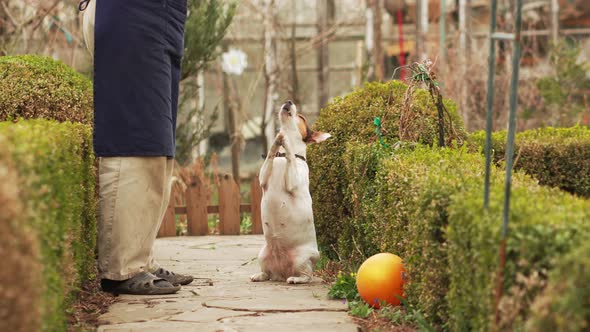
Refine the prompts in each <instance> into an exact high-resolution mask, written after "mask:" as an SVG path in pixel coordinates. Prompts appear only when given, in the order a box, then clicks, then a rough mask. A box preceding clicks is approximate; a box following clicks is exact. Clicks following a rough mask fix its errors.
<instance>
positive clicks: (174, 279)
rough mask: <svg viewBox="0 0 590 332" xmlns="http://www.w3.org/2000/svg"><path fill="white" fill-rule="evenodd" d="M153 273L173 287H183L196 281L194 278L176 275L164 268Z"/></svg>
mask: <svg viewBox="0 0 590 332" xmlns="http://www.w3.org/2000/svg"><path fill="white" fill-rule="evenodd" d="M152 273H153V274H154V275H155V276H156V277H158V278H162V279H165V280H167V281H168V282H169V283H171V284H173V285H183V286H184V285H188V284H190V283H191V282H193V280H194V279H195V278H193V276H187V275H183V274H178V273H174V272H172V271H168V270H166V269H163V268H159V269H157V270H156V271H154V272H152Z"/></svg>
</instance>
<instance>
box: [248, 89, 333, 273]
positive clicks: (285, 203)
mask: <svg viewBox="0 0 590 332" xmlns="http://www.w3.org/2000/svg"><path fill="white" fill-rule="evenodd" d="M279 120H280V124H281V129H280V131H279V133H278V134H277V136H276V138H275V141H274V144H273V145H272V147H271V148H270V151H269V153H268V155H267V156H266V160H265V161H264V163H263V164H262V167H261V169H260V186H261V187H262V228H263V231H264V237H265V240H266V244H265V245H264V247H263V248H262V249H261V250H260V253H259V254H258V262H259V263H260V268H261V272H260V273H257V274H255V275H253V276H252V277H250V279H251V280H252V281H266V280H273V281H287V282H288V283H290V284H303V283H308V282H310V281H311V278H312V274H313V267H314V265H315V263H316V262H317V261H318V259H319V257H320V253H319V251H318V245H317V241H316V235H315V226H314V223H313V210H312V205H311V204H312V202H311V195H310V193H309V168H308V167H307V163H306V159H305V158H306V150H307V145H308V144H311V143H320V142H322V141H325V140H326V139H327V138H329V137H330V134H327V133H322V132H315V131H313V130H311V129H310V128H309V125H308V124H307V120H306V119H305V118H304V117H303V116H302V115H300V114H298V113H297V107H296V106H295V105H294V104H293V102H291V101H290V100H289V101H287V102H286V103H285V104H283V105H282V106H281V109H280V111H279Z"/></svg>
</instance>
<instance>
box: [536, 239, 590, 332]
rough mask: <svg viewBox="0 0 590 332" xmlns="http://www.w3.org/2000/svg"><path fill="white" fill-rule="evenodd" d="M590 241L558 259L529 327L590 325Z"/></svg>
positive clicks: (569, 328)
mask: <svg viewBox="0 0 590 332" xmlns="http://www.w3.org/2000/svg"><path fill="white" fill-rule="evenodd" d="M588 280H590V243H588V242H586V243H584V244H582V245H581V246H580V247H579V248H576V249H575V250H573V251H572V252H571V253H570V254H568V255H566V256H565V257H563V258H561V259H558V260H557V263H556V266H555V269H553V271H552V272H551V273H550V275H549V284H548V286H547V288H546V289H545V290H544V291H543V293H542V294H541V296H539V297H537V298H536V299H535V302H534V303H533V306H532V315H531V317H530V318H529V320H528V321H527V324H526V330H527V331H546V332H550V331H551V332H552V331H588V329H590V286H589V285H588Z"/></svg>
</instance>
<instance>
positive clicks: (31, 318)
mask: <svg viewBox="0 0 590 332" xmlns="http://www.w3.org/2000/svg"><path fill="white" fill-rule="evenodd" d="M0 150H1V151H0V161H1V162H0V207H2V208H0V252H1V253H2V265H3V266H2V273H1V276H2V278H1V279H2V282H1V283H0V322H2V323H1V325H2V329H3V330H4V331H16V332H29V331H37V330H38V329H39V326H40V323H41V320H40V311H39V305H40V296H41V293H42V287H39V286H40V284H39V282H40V281H41V266H40V264H39V252H38V244H37V241H36V238H35V237H34V236H32V234H31V229H30V227H28V226H27V225H26V224H25V220H26V216H25V214H24V209H23V206H22V204H21V198H20V190H19V185H18V178H17V174H16V171H15V170H14V166H13V165H12V163H11V162H10V160H8V158H7V157H8V154H7V153H6V142H5V141H4V140H3V139H2V137H1V136H0ZM2 156H4V157H6V158H2Z"/></svg>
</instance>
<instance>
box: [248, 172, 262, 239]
mask: <svg viewBox="0 0 590 332" xmlns="http://www.w3.org/2000/svg"><path fill="white" fill-rule="evenodd" d="M261 201H262V188H260V180H259V179H258V176H255V177H254V179H252V184H250V212H251V213H252V234H262V214H261V206H260V203H261Z"/></svg>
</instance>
